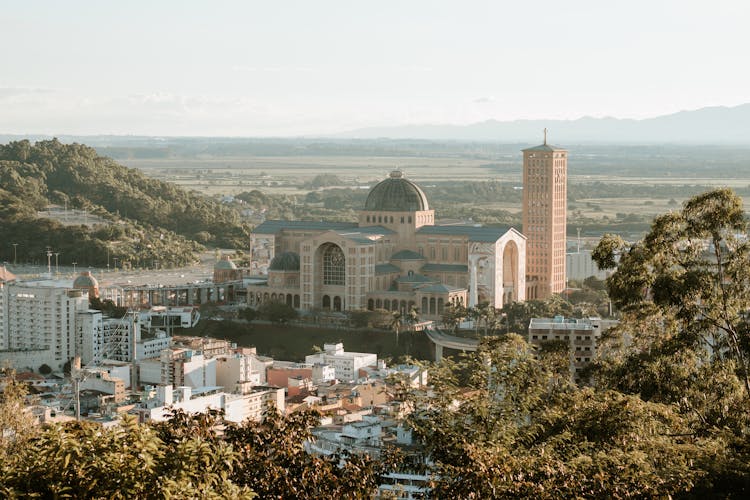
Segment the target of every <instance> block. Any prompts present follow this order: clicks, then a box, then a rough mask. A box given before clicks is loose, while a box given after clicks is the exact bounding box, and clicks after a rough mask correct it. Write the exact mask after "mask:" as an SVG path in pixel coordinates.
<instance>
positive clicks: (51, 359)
mask: <svg viewBox="0 0 750 500" xmlns="http://www.w3.org/2000/svg"><path fill="white" fill-rule="evenodd" d="M88 307H89V304H88V293H87V292H86V291H85V290H76V289H71V288H70V287H69V286H64V285H63V284H61V283H60V282H56V281H52V280H34V281H28V282H18V281H4V280H3V281H0V361H7V362H10V363H11V364H12V365H13V366H14V367H15V368H17V369H25V368H28V369H32V370H35V371H36V370H38V369H39V366H41V365H42V364H47V365H49V366H50V367H51V368H52V369H53V370H62V368H63V365H65V363H66V362H67V361H69V360H70V359H72V358H73V356H75V349H76V344H75V335H74V334H73V333H74V332H75V325H76V314H77V313H78V312H79V311H86V310H88Z"/></svg>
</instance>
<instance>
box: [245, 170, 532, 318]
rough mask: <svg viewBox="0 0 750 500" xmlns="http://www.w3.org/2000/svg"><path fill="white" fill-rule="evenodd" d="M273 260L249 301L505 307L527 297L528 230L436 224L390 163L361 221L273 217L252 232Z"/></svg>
mask: <svg viewBox="0 0 750 500" xmlns="http://www.w3.org/2000/svg"><path fill="white" fill-rule="evenodd" d="M251 251H252V255H253V260H254V261H255V262H258V260H259V258H260V257H265V258H266V259H267V261H268V262H269V264H268V267H267V274H266V277H265V278H264V279H262V280H259V281H258V282H256V283H254V284H252V285H250V287H249V288H248V301H249V303H250V304H251V305H255V306H257V305H259V304H261V303H263V302H264V301H282V302H286V303H287V304H289V305H290V306H292V307H294V308H296V309H300V310H313V309H323V310H331V311H346V310H356V309H369V310H374V309H386V310H389V311H401V312H406V311H409V310H410V309H411V308H412V307H416V308H418V309H419V312H420V316H421V317H423V318H427V319H429V318H437V317H439V316H440V315H441V314H442V313H443V310H444V308H445V307H446V305H448V304H462V305H465V306H474V305H476V304H480V303H483V302H487V303H489V304H491V305H493V306H495V307H498V308H499V307H502V306H503V304H506V303H508V302H512V301H517V300H524V299H525V298H526V278H525V276H526V269H525V265H526V237H525V236H524V235H523V234H521V233H520V232H519V231H517V230H516V229H514V228H512V227H509V226H507V227H482V226H479V225H453V224H447V225H436V224H435V211H434V210H432V209H431V208H430V204H429V202H428V200H427V197H426V196H425V194H424V192H423V191H422V189H421V188H420V187H419V186H418V185H417V184H415V183H414V182H412V181H410V180H409V179H407V178H406V177H405V176H404V175H403V173H402V172H401V171H398V170H396V171H393V172H391V174H390V176H389V177H387V178H386V179H384V180H382V181H380V182H379V183H378V184H376V185H375V186H374V187H373V188H372V189H371V190H370V193H369V195H368V197H367V200H366V202H365V205H364V207H363V208H362V210H361V211H360V212H359V221H358V222H357V223H341V222H314V221H280V220H269V221H266V222H264V223H262V224H260V225H259V226H258V227H256V228H255V230H254V231H253V234H252V240H251Z"/></svg>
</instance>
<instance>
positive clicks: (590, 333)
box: [527, 316, 617, 383]
mask: <svg viewBox="0 0 750 500" xmlns="http://www.w3.org/2000/svg"><path fill="white" fill-rule="evenodd" d="M616 324H617V320H608V319H601V318H564V317H562V316H555V317H554V318H531V322H530V323H529V333H528V338H527V340H528V341H529V343H531V344H534V345H537V346H539V345H541V344H543V343H545V342H550V341H553V340H557V341H561V342H565V343H566V344H567V345H568V353H569V359H570V375H571V377H572V378H573V380H574V381H575V382H576V383H578V382H580V381H581V380H580V378H579V372H580V371H581V370H582V369H583V368H585V367H586V366H588V365H589V363H591V361H592V360H593V359H594V357H595V356H596V349H597V344H598V341H599V337H601V335H602V333H603V332H605V331H606V330H607V329H609V328H611V327H613V326H615V325H616Z"/></svg>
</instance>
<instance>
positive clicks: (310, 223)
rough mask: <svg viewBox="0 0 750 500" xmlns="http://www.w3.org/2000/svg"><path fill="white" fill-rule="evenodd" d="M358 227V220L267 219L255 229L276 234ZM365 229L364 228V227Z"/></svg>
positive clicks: (259, 231) (256, 232)
mask: <svg viewBox="0 0 750 500" xmlns="http://www.w3.org/2000/svg"><path fill="white" fill-rule="evenodd" d="M353 228H357V223H356V222H325V221H315V220H267V221H265V222H263V223H262V224H260V225H259V226H256V227H255V229H253V231H252V232H253V233H255V234H276V233H278V232H280V231H283V230H284V229H297V230H300V229H302V230H304V229H309V230H311V231H332V230H341V229H353ZM363 229H364V228H363Z"/></svg>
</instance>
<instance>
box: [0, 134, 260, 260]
mask: <svg viewBox="0 0 750 500" xmlns="http://www.w3.org/2000/svg"><path fill="white" fill-rule="evenodd" d="M51 203H52V204H59V205H62V206H66V207H67V208H76V209H82V210H86V211H87V213H91V214H92V215H97V216H99V217H100V218H102V219H104V220H106V221H108V222H109V224H100V225H97V226H93V227H92V225H84V224H80V225H64V224H62V223H60V222H58V221H55V220H51V219H40V218H38V217H37V211H39V210H42V209H43V208H44V207H46V206H47V205H49V204H51ZM248 231H249V228H248V227H246V226H245V225H243V224H242V223H241V222H240V219H239V215H238V214H237V212H236V211H234V210H232V209H229V208H227V207H224V206H222V205H221V204H219V203H216V202H214V201H212V200H210V199H208V198H205V197H203V196H200V195H197V194H194V193H190V192H188V191H186V190H185V189H183V188H180V187H178V186H176V185H174V184H170V183H167V182H162V181H157V180H153V179H150V178H148V177H146V176H145V175H143V174H142V173H140V172H139V171H138V170H135V169H130V168H126V167H123V166H122V165H119V164H117V163H116V162H115V161H114V160H112V159H110V158H106V157H101V156H99V155H98V154H97V153H96V151H95V150H94V149H92V148H90V147H87V146H84V145H81V144H70V145H66V144H62V143H60V142H59V141H57V140H55V139H53V140H49V141H40V142H37V143H35V144H31V143H30V142H29V141H26V140H23V141H18V142H12V143H9V144H7V145H2V146H0V232H1V233H2V234H3V239H4V240H6V241H8V242H13V243H17V244H18V246H19V247H20V249H21V250H20V252H21V253H19V260H21V261H25V260H28V259H32V258H37V257H38V256H39V255H41V254H42V252H43V251H44V250H45V248H46V247H47V246H51V247H53V248H54V250H55V251H57V252H60V253H63V254H65V255H66V256H68V257H73V256H75V258H76V259H77V260H78V261H79V263H81V264H84V263H85V264H87V265H101V264H102V263H104V262H106V259H107V250H108V251H109V253H110V256H112V257H118V258H119V259H120V262H122V263H123V264H125V263H129V264H131V265H133V266H138V265H143V266H146V265H150V264H151V261H153V260H159V261H160V264H161V265H182V264H185V263H187V262H189V261H191V260H192V259H193V258H194V257H195V253H196V252H197V251H199V250H200V249H201V244H209V245H214V246H223V247H237V246H242V245H244V244H245V242H246V241H247V240H246V237H247V235H248ZM2 251H3V253H4V255H6V254H7V249H3V250H2ZM6 258H7V255H6Z"/></svg>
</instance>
